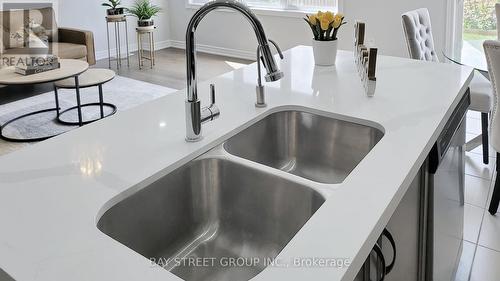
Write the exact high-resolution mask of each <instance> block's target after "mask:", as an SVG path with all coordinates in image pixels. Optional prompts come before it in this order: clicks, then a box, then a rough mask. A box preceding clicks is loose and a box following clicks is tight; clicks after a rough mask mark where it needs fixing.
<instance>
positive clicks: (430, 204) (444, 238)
mask: <svg viewBox="0 0 500 281" xmlns="http://www.w3.org/2000/svg"><path fill="white" fill-rule="evenodd" d="M469 105H470V94H469V91H467V92H466V94H465V95H464V97H463V98H462V100H461V101H460V103H459V104H458V105H457V107H456V108H455V110H454V111H453V113H452V115H451V117H450V119H449V120H448V121H447V122H446V125H445V127H444V129H443V131H442V132H441V134H440V135H439V137H438V139H437V141H436V143H435V144H434V146H433V148H432V150H431V152H430V153H429V156H428V157H427V159H426V161H425V162H424V164H423V165H422V167H421V168H420V171H419V173H418V174H417V176H416V177H415V178H414V180H413V181H412V183H411V184H410V186H409V188H408V191H407V192H406V194H405V196H404V197H403V199H402V200H401V202H400V204H399V206H398V207H397V208H396V210H395V212H394V214H393V215H392V217H391V219H390V220H389V223H388V224H387V226H386V229H385V230H384V233H383V234H382V236H381V239H379V241H378V242H377V244H376V245H375V247H374V250H373V252H372V254H371V255H370V257H369V258H368V259H367V261H366V262H365V265H364V266H363V267H362V268H361V270H360V272H359V273H358V275H357V276H356V278H355V279H354V280H355V281H381V280H385V281H401V280H405V281H453V280H454V278H455V274H456V270H457V267H458V263H459V261H460V255H461V251H462V240H463V224H464V177H465V171H464V170H465V168H464V166H465V164H464V153H465V123H466V122H465V119H466V118H465V116H466V113H467V110H468V107H469ZM387 241H388V242H390V243H387Z"/></svg>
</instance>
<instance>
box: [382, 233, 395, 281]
mask: <svg viewBox="0 0 500 281" xmlns="http://www.w3.org/2000/svg"><path fill="white" fill-rule="evenodd" d="M382 236H384V237H385V238H387V241H389V243H390V244H391V247H392V261H391V263H390V264H389V265H388V266H387V267H386V268H385V274H389V273H391V271H392V269H394V264H395V263H396V253H397V251H396V242H395V241H394V237H393V236H392V234H391V233H390V232H389V230H387V229H384V231H383V232H382Z"/></svg>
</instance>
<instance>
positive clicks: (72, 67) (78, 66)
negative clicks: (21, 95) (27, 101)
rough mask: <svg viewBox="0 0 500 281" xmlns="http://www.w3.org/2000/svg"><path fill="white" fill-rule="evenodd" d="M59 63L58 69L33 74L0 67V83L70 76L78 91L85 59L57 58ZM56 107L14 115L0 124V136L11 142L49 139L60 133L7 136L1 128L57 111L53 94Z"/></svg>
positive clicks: (46, 80) (86, 67)
mask: <svg viewBox="0 0 500 281" xmlns="http://www.w3.org/2000/svg"><path fill="white" fill-rule="evenodd" d="M59 62H60V63H61V67H60V68H58V69H54V70H50V71H46V72H42V73H37V74H33V75H26V76H25V75H21V74H18V73H16V72H15V68H14V67H6V68H2V69H0V85H33V84H41V83H51V82H56V81H59V80H64V79H67V78H72V79H73V80H74V81H75V85H76V87H75V88H76V92H77V93H79V92H80V86H79V79H78V76H79V75H80V74H82V73H83V72H85V71H86V70H87V69H88V68H89V64H88V63H87V62H86V61H82V60H70V59H61V60H59ZM55 101H56V107H54V108H47V109H43V110H38V111H34V112H30V113H26V114H23V115H21V116H18V117H15V118H13V119H11V120H9V121H7V122H5V123H4V124H2V125H0V137H1V138H2V139H3V140H6V141H11V142H35V141H42V140H46V139H49V138H51V137H55V136H57V135H59V134H61V133H58V134H54V135H50V136H44V137H36V138H12V137H7V136H5V135H4V134H3V130H4V128H5V127H7V126H8V125H9V124H11V123H12V122H15V121H18V120H20V119H23V118H26V117H28V116H32V115H36V114H41V113H45V112H50V111H56V112H57V111H59V101H58V98H57V95H56V96H55Z"/></svg>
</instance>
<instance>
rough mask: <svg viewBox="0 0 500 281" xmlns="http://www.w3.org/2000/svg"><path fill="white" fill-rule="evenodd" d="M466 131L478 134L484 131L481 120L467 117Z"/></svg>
mask: <svg viewBox="0 0 500 281" xmlns="http://www.w3.org/2000/svg"><path fill="white" fill-rule="evenodd" d="M466 131H467V133H469V134H478V135H480V134H481V133H482V129H481V120H480V119H475V118H467V126H466Z"/></svg>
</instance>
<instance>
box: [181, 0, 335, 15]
mask: <svg viewBox="0 0 500 281" xmlns="http://www.w3.org/2000/svg"><path fill="white" fill-rule="evenodd" d="M202 1H203V0H202ZM207 1H208V0H207ZM280 1H281V3H282V5H281V6H280V7H274V6H268V7H266V6H250V9H252V11H254V12H255V14H257V15H264V16H279V17H291V18H303V17H304V16H305V15H306V14H311V13H314V12H316V11H317V9H313V10H301V9H296V8H283V3H286V2H287V0H280ZM343 1H344V0H337V7H336V9H332V10H331V11H332V12H335V13H338V12H342V10H343V9H342V8H343V7H342V6H343ZM185 3H186V8H187V9H195V10H196V9H199V8H200V7H201V6H203V5H204V3H202V2H196V0H186V2H185ZM220 11H221V12H229V13H233V12H234V11H230V10H220Z"/></svg>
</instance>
